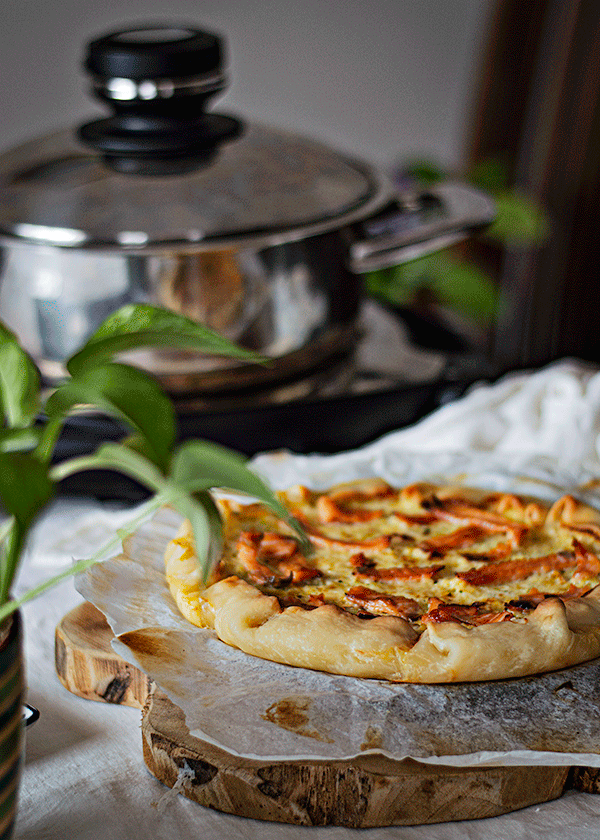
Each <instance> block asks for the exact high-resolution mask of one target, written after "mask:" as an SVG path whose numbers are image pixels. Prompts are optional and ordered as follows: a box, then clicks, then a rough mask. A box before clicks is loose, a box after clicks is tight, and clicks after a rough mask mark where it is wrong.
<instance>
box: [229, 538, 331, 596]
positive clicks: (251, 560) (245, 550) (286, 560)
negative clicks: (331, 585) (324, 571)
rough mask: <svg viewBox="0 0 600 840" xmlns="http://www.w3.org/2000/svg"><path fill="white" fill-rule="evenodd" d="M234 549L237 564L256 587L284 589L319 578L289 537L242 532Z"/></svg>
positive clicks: (316, 571) (315, 570)
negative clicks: (284, 587) (279, 587)
mask: <svg viewBox="0 0 600 840" xmlns="http://www.w3.org/2000/svg"><path fill="white" fill-rule="evenodd" d="M236 548H237V557H238V560H239V562H240V563H241V565H242V566H243V567H244V569H245V570H246V571H247V573H248V576H249V577H250V579H251V580H252V581H253V582H254V583H256V584H259V585H267V584H270V585H271V586H285V585H286V584H289V583H303V582H304V581H307V580H314V579H315V578H317V577H320V575H321V573H320V571H319V570H318V569H316V568H315V567H314V566H311V565H309V564H308V563H307V562H306V561H305V558H304V557H303V556H302V554H300V552H299V551H298V544H297V542H296V540H294V539H293V538H292V537H286V536H282V535H281V534H274V533H272V532H270V531H267V532H265V533H261V532H260V531H242V533H241V534H240V535H239V537H238V541H237V546H236ZM261 561H264V562H261Z"/></svg>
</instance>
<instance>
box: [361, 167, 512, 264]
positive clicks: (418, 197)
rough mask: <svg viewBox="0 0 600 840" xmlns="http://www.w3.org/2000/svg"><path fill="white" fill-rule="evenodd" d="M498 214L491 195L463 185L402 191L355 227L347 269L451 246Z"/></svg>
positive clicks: (400, 260)
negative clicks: (374, 214)
mask: <svg viewBox="0 0 600 840" xmlns="http://www.w3.org/2000/svg"><path fill="white" fill-rule="evenodd" d="M495 213H496V207H495V204H494V202H493V201H492V199H491V198H490V197H489V196H488V195H486V194H485V193H483V192H481V191H480V190H477V189H475V188H474V187H470V186H467V185H465V184H457V183H443V184H435V185H434V186H432V187H431V188H429V189H428V190H427V191H424V192H420V193H413V194H401V195H399V196H398V197H397V198H396V199H393V200H392V201H391V202H390V203H389V204H388V205H387V207H385V208H384V209H383V210H381V211H379V212H378V213H377V215H376V216H371V217H370V218H368V219H364V220H362V221H361V223H360V225H355V226H354V227H353V228H351V230H350V236H351V238H352V241H351V243H350V247H349V252H348V267H349V268H350V270H351V271H352V272H354V273H355V274H364V273H365V272H368V271H375V270H377V269H379V268H388V267H390V266H393V265H399V264H400V263H404V262H409V261H410V260H414V259H416V258H417V257H421V256H423V255H424V254H429V253H431V252H433V251H439V250H441V249H443V248H448V247H449V246H450V245H454V244H455V243H456V242H460V241H461V240H462V239H466V238H467V237H469V236H471V235H472V234H473V233H474V232H475V231H477V230H480V229H482V228H484V227H486V226H487V225H489V224H490V222H492V221H493V219H494V216H495Z"/></svg>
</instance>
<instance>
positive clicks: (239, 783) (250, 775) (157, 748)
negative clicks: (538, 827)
mask: <svg viewBox="0 0 600 840" xmlns="http://www.w3.org/2000/svg"><path fill="white" fill-rule="evenodd" d="M142 739H143V751H144V761H145V762H146V765H147V767H148V769H149V770H150V772H151V773H152V774H153V775H154V776H156V778H157V779H159V780H160V781H161V782H163V783H164V784H166V785H168V786H169V787H175V788H176V789H177V790H178V792H179V793H181V794H183V795H184V796H186V797H188V798H189V799H192V800H194V801H195V802H198V803H199V804H200V805H205V806H208V807H211V808H215V809H216V810H219V811H225V812H226V813H230V814H237V815H238V816H245V817H252V818H255V819H262V820H273V821H278V822H284V823H294V824H297V825H339V826H347V827H350V828H368V827H375V826H389V825H420V824H425V823H438V822H448V821H452V820H465V819H482V818H485V817H493V816H497V815H499V814H504V813H507V812H509V811H514V810H517V809H519V808H524V807H526V806H527V805H532V804H534V803H538V802H546V801H548V800H550V799H556V798H557V797H559V796H560V795H561V794H562V792H563V790H564V788H565V783H566V780H567V777H568V774H569V768H566V767H494V768H485V769H476V768H452V767H441V766H434V765H424V764H419V763H418V762H414V761H410V760H406V761H393V760H391V759H388V758H386V757H384V756H381V755H373V754H369V755H364V756H361V757H359V758H356V759H352V760H350V761H309V760H306V761H268V760H249V759H243V758H239V757H238V756H234V755H231V754H230V753H228V752H226V751H225V750H222V749H219V748H217V747H215V746H213V745H212V744H208V743H206V742H204V741H202V740H200V739H199V738H196V737H194V736H192V735H190V733H189V731H188V729H187V727H186V725H185V718H184V715H183V712H182V711H181V710H180V709H179V708H177V706H175V705H174V704H173V703H171V701H170V700H169V699H168V698H167V697H166V696H165V695H164V694H162V693H161V692H159V691H157V690H154V691H153V693H151V694H150V696H149V697H148V702H147V704H146V706H145V708H144V711H143V713H142Z"/></svg>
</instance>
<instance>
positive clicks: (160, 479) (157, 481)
mask: <svg viewBox="0 0 600 840" xmlns="http://www.w3.org/2000/svg"><path fill="white" fill-rule="evenodd" d="M103 469H112V470H117V471H118V472H121V473H123V474H124V475H128V476H131V478H134V479H136V480H137V481H139V482H140V483H141V484H143V485H144V486H145V487H147V488H148V489H149V490H152V491H153V492H156V493H159V492H161V490H163V489H164V488H165V487H166V484H167V482H166V479H165V477H164V476H163V474H162V472H161V471H160V469H159V468H158V467H157V466H156V465H155V464H154V463H153V462H152V461H150V460H148V458H146V457H145V456H144V455H142V454H140V453H139V452H135V451H134V450H132V449H129V448H127V447H125V446H122V445H121V444H118V443H104V444H102V446H100V447H99V448H98V449H97V450H96V451H95V452H93V453H92V454H91V455H82V456H80V457H78V458H69V459H67V460H65V461H61V462H60V463H58V464H56V465H54V466H53V467H52V468H51V469H50V476H51V478H52V479H53V480H54V481H62V480H63V479H64V478H68V477H69V476H71V475H76V474H77V473H80V472H84V471H85V470H103Z"/></svg>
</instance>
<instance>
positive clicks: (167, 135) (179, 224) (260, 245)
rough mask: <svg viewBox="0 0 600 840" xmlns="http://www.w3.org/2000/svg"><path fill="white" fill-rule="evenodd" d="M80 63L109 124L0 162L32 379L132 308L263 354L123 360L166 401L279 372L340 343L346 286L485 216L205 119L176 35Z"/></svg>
mask: <svg viewBox="0 0 600 840" xmlns="http://www.w3.org/2000/svg"><path fill="white" fill-rule="evenodd" d="M86 67H87V69H88V72H89V73H90V74H91V77H92V82H93V88H94V92H95V93H96V95H97V96H98V97H99V98H100V99H102V100H103V101H105V102H107V103H109V104H110V106H111V107H112V109H113V112H114V113H113V116H112V117H109V118H107V119H104V120H97V121H95V122H92V123H88V124H86V125H83V126H81V127H80V128H79V129H78V130H77V132H73V131H63V132H61V133H58V134H55V135H51V136H49V137H45V138H42V139H41V140H39V141H36V142H33V143H28V144H25V145H23V146H20V147H18V148H16V149H13V150H11V151H9V152H7V153H6V154H4V155H2V156H0V244H1V247H2V258H1V264H0V318H2V320H4V321H5V323H7V324H8V325H9V326H10V327H11V328H13V329H14V330H15V331H16V332H17V333H18V335H19V336H20V338H21V340H22V341H23V343H24V345H25V346H26V347H27V349H28V350H29V351H30V352H31V353H32V354H33V356H34V357H35V358H36V360H37V361H38V363H39V365H40V368H41V370H42V372H43V373H44V374H45V375H46V377H48V379H50V380H54V379H57V378H59V377H61V376H63V375H64V369H63V366H62V362H63V360H64V359H65V358H66V357H67V356H68V355H69V354H70V353H71V352H73V351H74V350H75V348H76V347H77V346H78V345H79V344H80V343H81V342H82V341H83V340H84V339H85V338H86V336H87V335H89V334H90V333H91V331H93V329H94V328H95V327H96V326H97V325H98V324H99V323H100V321H101V320H102V319H103V318H104V317H106V316H107V315H108V314H109V313H110V312H111V311H113V310H114V309H116V308H117V307H119V306H120V305H123V304H125V303H128V302H132V301H147V302H151V303H155V304H158V305H162V306H166V307H167V308H170V309H173V310H176V311H178V312H181V313H184V314H186V315H188V316H190V317H192V318H194V319H196V320H198V321H200V322H202V323H205V324H207V325H209V326H211V327H213V328H214V329H216V330H218V331H219V332H221V333H222V334H223V335H225V336H227V337H228V338H231V339H233V340H235V341H238V342H239V343H240V344H242V345H244V346H246V347H249V348H252V349H256V350H258V351H260V352H262V353H263V354H265V355H267V356H270V357H271V358H272V359H273V360H274V363H273V365H272V366H271V367H270V368H263V367H259V366H248V365H241V364H234V363H232V362H230V361H224V360H216V359H214V358H206V357H199V356H198V355H197V354H190V353H182V352H168V351H160V352H148V353H138V354H137V355H136V356H135V357H133V360H134V361H135V362H136V363H138V364H140V365H141V366H143V367H146V368H148V369H149V370H151V371H153V372H154V373H156V374H157V375H158V376H159V377H160V378H161V379H162V380H163V382H164V384H165V385H166V386H167V387H168V388H169V389H170V390H171V391H173V392H186V391H198V390H207V391H215V390H221V389H223V388H226V389H230V388H232V387H243V386H247V385H253V384H256V383H261V382H265V381H268V380H272V379H275V378H283V377H287V376H291V375H295V374H297V373H299V372H302V371H304V370H307V369H308V368H310V367H312V366H313V365H315V364H317V363H319V362H322V361H323V360H324V359H326V358H327V357H328V356H330V355H332V354H334V353H337V352H339V351H340V350H343V349H344V348H347V347H349V346H350V345H351V343H352V341H353V337H354V331H355V319H356V314H357V308H358V303H359V300H360V293H361V283H360V275H361V274H362V273H364V272H366V271H370V270H372V269H374V268H378V267H382V266H387V265H394V264H398V263H399V262H402V261H404V260H407V259H413V258H414V257H415V256H417V255H419V254H421V253H425V252H427V251H431V250H434V249H437V248H440V247H445V246H447V245H448V244H451V243H452V242H455V241H457V240H459V239H461V238H464V237H465V236H468V235H469V234H470V232H471V231H472V230H473V229H475V228H478V227H480V226H482V225H485V224H487V223H489V222H490V221H491V219H492V217H493V212H494V208H493V204H492V202H491V201H490V200H489V199H488V198H487V197H486V196H485V195H482V194H481V193H479V192H477V191H475V190H473V189H471V188H469V187H466V186H465V185H461V184H444V185H440V186H439V187H438V188H436V189H435V190H432V191H431V192H429V193H427V194H425V195H410V196H409V195H399V194H398V192H397V191H396V190H395V188H394V187H393V185H392V184H391V183H389V182H388V181H387V180H386V178H385V177H384V176H383V175H382V174H381V173H380V172H378V171H377V170H376V169H375V168H373V167H370V166H369V165H367V164H365V163H363V162H361V161H356V160H353V159H350V158H347V157H345V156H343V155H341V154H340V153H338V152H336V151H334V150H332V149H330V148H328V147H326V146H324V145H323V144H321V143H318V142H316V141H314V140H310V139H307V138H304V137H299V136H297V135H293V134H290V133H288V132H284V131H279V130H275V129H272V128H268V127H265V126H263V125H257V124H250V123H245V124H242V123H241V122H240V121H239V120H237V119H234V118H232V117H229V116H224V115H220V114H213V113H209V112H208V111H207V109H206V105H207V102H208V100H209V99H210V98H211V97H212V96H213V95H214V94H215V93H216V92H218V91H219V90H221V89H222V88H223V87H224V86H225V75H224V71H223V48H222V42H221V40H220V39H219V38H217V37H216V36H213V35H210V34H208V33H205V32H201V31H199V30H195V29H192V28H189V27H182V28H178V29H173V28H163V27H146V28H144V29H135V30H128V31H126V32H119V33H112V34H110V35H108V36H104V37H103V38H100V39H98V40H96V41H93V42H91V44H89V45H88V50H87V59H86Z"/></svg>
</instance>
